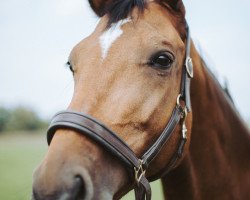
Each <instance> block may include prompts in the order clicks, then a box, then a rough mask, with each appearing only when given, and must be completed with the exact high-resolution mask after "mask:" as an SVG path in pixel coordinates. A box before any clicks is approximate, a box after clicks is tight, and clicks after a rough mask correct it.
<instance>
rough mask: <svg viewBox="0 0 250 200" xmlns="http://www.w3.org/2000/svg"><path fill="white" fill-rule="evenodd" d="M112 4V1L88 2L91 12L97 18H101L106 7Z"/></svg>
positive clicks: (91, 0) (92, 0) (93, 0)
mask: <svg viewBox="0 0 250 200" xmlns="http://www.w3.org/2000/svg"><path fill="white" fill-rule="evenodd" d="M110 2H112V0H89V4H90V6H91V8H92V10H93V11H94V12H95V13H96V14H97V15H98V16H99V17H102V16H103V15H104V14H105V12H106V8H107V5H108V4H109V3H110Z"/></svg>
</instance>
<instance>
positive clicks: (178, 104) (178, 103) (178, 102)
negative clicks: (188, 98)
mask: <svg viewBox="0 0 250 200" xmlns="http://www.w3.org/2000/svg"><path fill="white" fill-rule="evenodd" d="M180 99H181V94H179V95H178V96H177V99H176V104H177V106H180Z"/></svg>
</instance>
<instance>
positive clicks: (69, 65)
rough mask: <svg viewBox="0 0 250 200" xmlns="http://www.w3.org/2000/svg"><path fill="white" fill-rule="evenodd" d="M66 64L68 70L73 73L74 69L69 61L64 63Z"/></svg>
mask: <svg viewBox="0 0 250 200" xmlns="http://www.w3.org/2000/svg"><path fill="white" fill-rule="evenodd" d="M66 66H67V67H68V68H69V70H70V71H71V72H72V73H73V74H74V69H73V67H72V65H71V63H70V62H69V61H68V62H67V63H66Z"/></svg>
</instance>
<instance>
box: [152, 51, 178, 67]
mask: <svg viewBox="0 0 250 200" xmlns="http://www.w3.org/2000/svg"><path fill="white" fill-rule="evenodd" d="M173 62H174V57H173V55H172V54H170V53H168V52H161V53H159V54H156V55H155V56H153V57H152V58H151V61H150V65H151V66H153V67H156V68H160V69H163V70H167V69H169V68H170V67H171V66H172V64H173Z"/></svg>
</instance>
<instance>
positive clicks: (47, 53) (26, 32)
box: [0, 0, 250, 121]
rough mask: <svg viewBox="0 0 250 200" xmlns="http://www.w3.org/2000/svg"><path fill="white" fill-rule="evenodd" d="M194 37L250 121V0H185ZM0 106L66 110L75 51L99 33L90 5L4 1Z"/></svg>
mask: <svg viewBox="0 0 250 200" xmlns="http://www.w3.org/2000/svg"><path fill="white" fill-rule="evenodd" d="M184 4H185V6H186V11H187V21H188V23H189V26H190V29H191V36H192V38H193V39H194V41H195V43H196V45H197V48H198V49H199V50H200V51H201V52H202V54H203V55H204V56H205V57H206V60H207V62H208V65H209V66H210V67H211V68H212V70H213V71H214V73H215V74H216V75H217V77H218V78H219V80H221V82H222V83H224V82H225V81H226V80H227V82H228V87H229V90H230V91H231V94H232V97H233V99H234V102H235V104H236V107H237V109H238V110H239V112H240V114H241V115H242V116H243V118H244V119H245V120H247V121H249V120H250V77H249V75H250V38H249V35H250V1H249V0H241V1H240V2H237V1H232V0H219V1H218V0H210V1H208V0H207V1H201V0H192V1H191V0H184ZM0 19H1V20H0V61H1V64H0V106H7V107H14V106H20V105H23V106H28V107H31V108H33V109H34V110H35V111H37V112H38V113H39V114H40V115H41V116H42V117H44V118H50V117H51V116H52V115H53V114H54V113H55V112H57V111H59V110H62V109H65V108H66V107H67V105H68V104H69V102H70V99H71V97H72V94H73V79H72V75H71V73H70V72H69V70H68V69H67V68H66V67H65V63H66V62H67V59H68V56H69V53H70V51H71V49H72V48H73V47H74V46H75V45H76V44H77V43H78V42H79V41H80V40H82V39H83V38H85V37H86V36H88V35H89V34H90V33H91V32H92V31H93V30H94V28H95V26H96V24H97V21H98V17H97V16H96V15H95V14H94V13H93V12H92V11H91V9H90V7H89V5H88V1H87V0H52V1H51V0H43V1H33V0H22V1H20V0H1V1H0Z"/></svg>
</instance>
